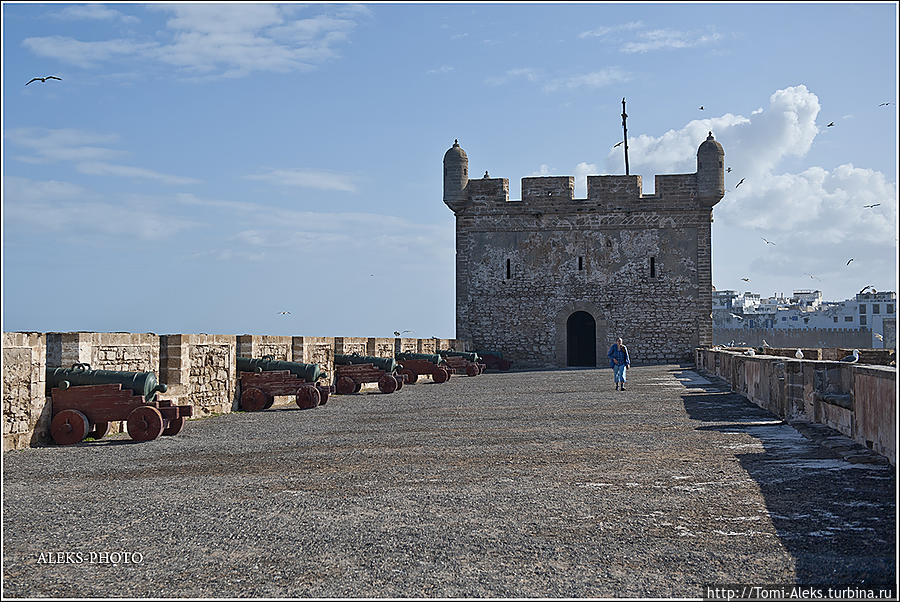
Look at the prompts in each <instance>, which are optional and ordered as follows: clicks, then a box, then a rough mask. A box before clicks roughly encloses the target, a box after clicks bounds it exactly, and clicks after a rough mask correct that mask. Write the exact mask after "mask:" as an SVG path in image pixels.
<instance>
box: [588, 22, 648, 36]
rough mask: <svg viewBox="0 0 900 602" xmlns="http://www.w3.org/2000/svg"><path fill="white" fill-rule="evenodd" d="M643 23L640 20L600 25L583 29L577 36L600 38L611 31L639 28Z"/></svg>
mask: <svg viewBox="0 0 900 602" xmlns="http://www.w3.org/2000/svg"><path fill="white" fill-rule="evenodd" d="M643 26H644V24H643V23H642V22H640V21H631V22H629V23H622V24H621V25H606V26H601V27H596V28H594V29H591V30H589V31H583V32H581V33H580V34H578V37H579V38H602V37H605V36H607V35H609V34H611V33H614V32H618V31H631V30H634V29H640V28H641V27H643Z"/></svg>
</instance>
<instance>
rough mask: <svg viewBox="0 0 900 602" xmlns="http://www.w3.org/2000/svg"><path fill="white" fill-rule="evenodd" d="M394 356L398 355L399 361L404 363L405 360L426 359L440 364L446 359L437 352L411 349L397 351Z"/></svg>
mask: <svg viewBox="0 0 900 602" xmlns="http://www.w3.org/2000/svg"><path fill="white" fill-rule="evenodd" d="M394 357H396V358H397V361H398V362H400V363H401V364H402V363H403V360H425V361H426V362H431V363H432V364H440V363H443V361H444V360H443V359H442V358H441V356H439V355H438V354H437V353H412V352H409V351H403V352H400V353H397V354H396V355H395V356H394Z"/></svg>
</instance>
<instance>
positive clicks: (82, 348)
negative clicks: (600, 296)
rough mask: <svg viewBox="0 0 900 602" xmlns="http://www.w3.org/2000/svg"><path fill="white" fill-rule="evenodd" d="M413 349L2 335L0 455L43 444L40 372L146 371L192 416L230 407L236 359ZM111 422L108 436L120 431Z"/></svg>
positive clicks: (46, 404)
mask: <svg viewBox="0 0 900 602" xmlns="http://www.w3.org/2000/svg"><path fill="white" fill-rule="evenodd" d="M435 342H437V343H438V344H440V347H441V348H442V349H447V348H455V349H463V347H464V343H463V342H461V341H457V340H455V339H425V340H424V344H425V346H426V348H427V346H428V345H432V346H433V345H434V344H435ZM398 345H399V346H403V347H404V348H406V349H410V350H412V351H416V350H418V349H420V348H422V345H423V340H419V339H402V340H401V339H393V338H391V339H380V338H369V337H305V336H295V337H276V336H257V335H239V336H234V335H208V334H170V335H160V336H157V335H155V334H150V333H144V334H141V333H92V332H73V333H47V334H42V333H19V332H12V333H3V449H4V451H5V450H8V449H21V448H24V447H28V446H31V445H37V444H42V443H46V442H49V441H50V437H49V428H50V417H51V409H52V404H51V400H50V397H49V396H48V395H47V392H46V368H47V366H48V365H49V366H50V367H69V366H71V365H72V364H73V363H78V362H81V363H90V364H91V367H92V368H93V369H104V370H121V371H127V372H154V373H156V375H157V377H158V379H159V381H160V382H161V383H165V384H166V385H167V387H168V390H167V391H166V392H165V393H163V394H161V395H160V397H161V398H162V399H168V400H172V401H173V402H174V403H176V404H177V405H183V404H190V405H192V406H193V409H194V417H195V418H202V417H204V416H209V415H212V414H221V413H227V412H231V411H232V410H234V409H237V399H236V383H237V374H236V369H237V366H236V358H237V356H238V352H239V349H240V351H241V353H247V355H248V357H262V356H263V355H275V357H276V359H281V360H287V361H296V362H301V363H306V364H319V365H320V366H321V367H322V369H323V370H325V371H326V372H327V373H328V374H333V371H334V354H335V351H336V350H338V351H339V352H341V353H354V352H356V353H369V350H370V349H373V348H374V349H375V350H376V351H377V353H375V355H378V356H381V357H389V356H391V355H392V354H393V350H394V347H395V346H398ZM121 427H122V424H121V423H119V422H116V423H112V424H110V430H111V432H113V433H115V432H119V431H120V430H122V428H121Z"/></svg>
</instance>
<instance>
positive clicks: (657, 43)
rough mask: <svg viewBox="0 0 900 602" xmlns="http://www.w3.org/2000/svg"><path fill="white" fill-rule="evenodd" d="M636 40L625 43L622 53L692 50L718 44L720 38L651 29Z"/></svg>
mask: <svg viewBox="0 0 900 602" xmlns="http://www.w3.org/2000/svg"><path fill="white" fill-rule="evenodd" d="M637 37H638V40H637V41H634V42H627V43H626V44H625V45H623V46H622V52H628V53H636V52H641V53H643V52H648V51H650V50H665V49H678V48H692V47H694V46H704V45H706V44H711V43H713V42H718V41H719V40H720V39H721V38H722V36H721V35H719V34H717V33H712V34H708V35H697V34H695V33H693V32H686V31H675V30H673V29H653V30H650V31H642V32H640V33H638V34H637Z"/></svg>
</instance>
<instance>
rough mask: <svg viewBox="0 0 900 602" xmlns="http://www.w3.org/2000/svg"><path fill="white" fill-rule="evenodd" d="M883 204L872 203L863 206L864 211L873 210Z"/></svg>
mask: <svg viewBox="0 0 900 602" xmlns="http://www.w3.org/2000/svg"><path fill="white" fill-rule="evenodd" d="M880 204H881V203H872V204H871V205H863V208H864V209H871V208H872V207H877V206H878V205H880Z"/></svg>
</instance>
